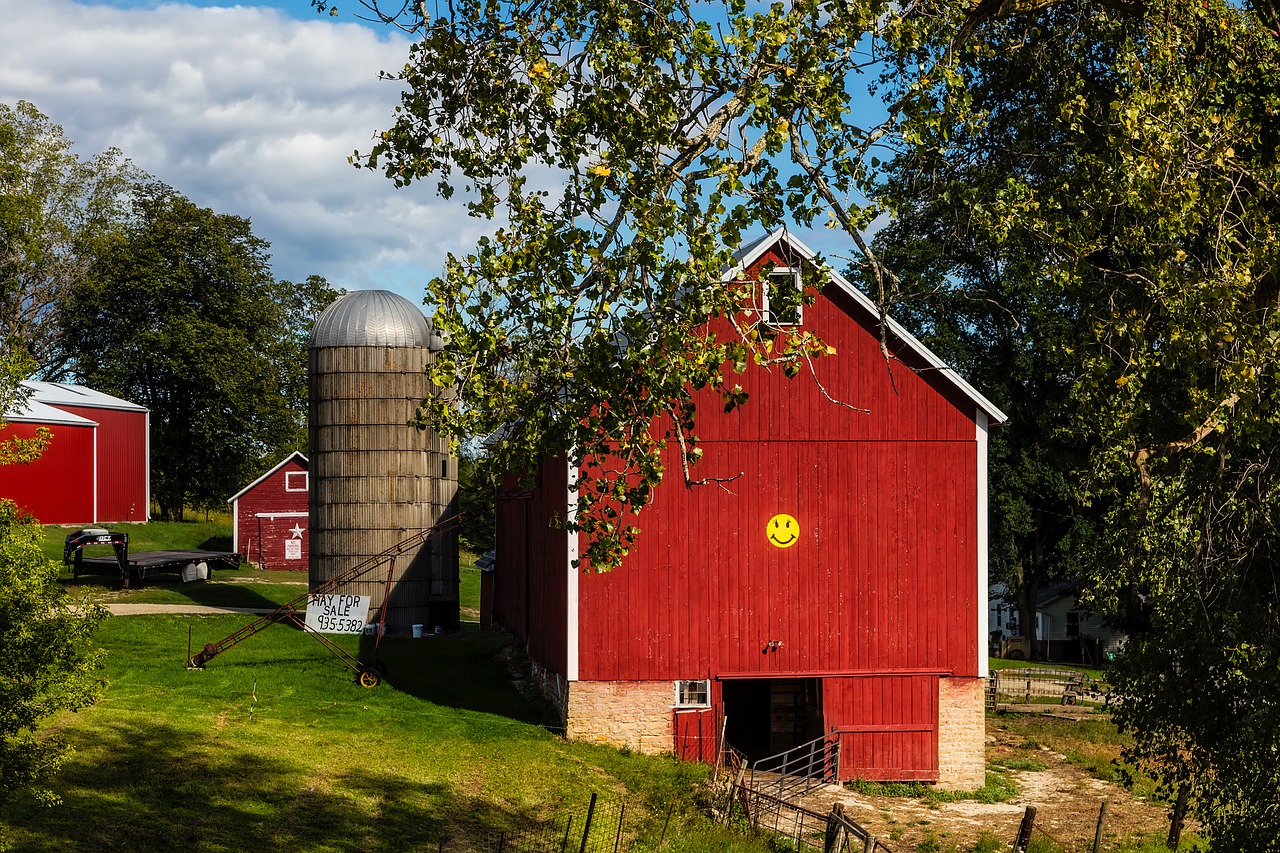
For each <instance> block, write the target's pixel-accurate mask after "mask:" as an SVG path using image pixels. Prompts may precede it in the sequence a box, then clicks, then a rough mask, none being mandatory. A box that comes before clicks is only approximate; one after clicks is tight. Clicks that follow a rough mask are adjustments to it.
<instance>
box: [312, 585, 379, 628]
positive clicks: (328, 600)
mask: <svg viewBox="0 0 1280 853" xmlns="http://www.w3.org/2000/svg"><path fill="white" fill-rule="evenodd" d="M368 618H369V596H367V595H311V596H308V597H307V619H306V623H307V627H308V628H310V629H312V630H313V631H319V632H321V633H322V634H359V633H361V632H362V631H364V623H365V621H366V620H367V619H368Z"/></svg>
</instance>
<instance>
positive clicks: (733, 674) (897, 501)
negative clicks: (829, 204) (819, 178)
mask: <svg viewBox="0 0 1280 853" xmlns="http://www.w3.org/2000/svg"><path fill="white" fill-rule="evenodd" d="M741 257H742V261H743V263H742V266H741V267H740V268H739V269H738V270H735V271H733V272H732V273H731V274H730V277H735V278H738V277H741V278H746V279H755V278H756V277H757V275H758V274H759V271H760V268H761V266H762V265H764V264H772V265H773V266H774V268H775V269H778V268H785V267H792V268H799V266H800V265H802V264H805V263H810V262H811V261H812V258H813V257H814V256H813V253H812V252H810V251H809V250H808V249H807V248H806V247H804V246H803V244H801V243H800V242H799V241H798V240H795V239H794V238H792V237H790V236H789V235H786V234H784V233H781V232H780V233H776V234H773V235H770V236H769V237H767V238H765V239H763V240H761V241H758V242H757V243H756V244H753V245H752V246H748V247H746V248H745V249H744V250H743V252H742V254H741ZM803 310H804V313H803V323H802V326H803V328H806V329H813V330H814V331H816V332H817V333H818V334H819V335H820V336H821V337H823V339H824V340H825V341H826V342H827V343H828V344H830V345H832V346H833V347H834V348H835V350H836V354H835V355H833V356H827V357H823V358H821V359H817V360H816V361H815V363H814V364H815V370H814V372H815V377H809V376H807V375H805V374H801V376H799V377H797V378H796V379H794V380H788V379H787V378H786V377H785V376H784V375H783V374H782V372H781V371H778V370H774V371H768V370H765V369H763V368H760V367H758V366H754V365H753V366H751V367H749V368H748V370H747V372H746V373H745V374H743V375H741V376H733V377H731V380H730V381H731V382H736V383H740V384H741V385H742V387H743V388H744V389H745V390H746V391H748V393H749V394H750V400H749V402H748V403H747V405H746V406H744V407H742V408H741V409H738V410H736V411H735V412H733V413H730V414H727V415H724V414H721V410H722V406H721V405H720V404H719V402H718V400H716V399H713V396H712V395H711V394H709V393H706V394H703V395H702V396H701V397H699V399H698V403H699V405H698V411H699V412H700V413H702V414H701V417H700V418H699V422H698V431H699V434H700V436H701V439H702V440H701V445H700V446H701V447H702V450H703V457H702V460H701V462H700V463H699V464H698V466H697V470H696V472H695V476H697V477H722V478H735V479H733V480H732V482H729V483H727V484H726V486H725V487H724V488H721V487H719V486H716V485H707V486H700V487H695V488H692V489H689V488H685V487H684V486H683V484H682V483H680V482H679V477H680V474H679V472H680V467H679V464H678V460H677V459H676V458H675V456H674V450H673V451H672V452H671V455H670V458H668V459H667V460H666V462H667V471H668V478H667V481H666V482H664V484H663V485H662V487H660V488H659V489H657V490H656V491H655V493H654V499H653V502H652V504H651V505H650V506H649V507H648V508H647V509H646V510H645V511H644V512H643V513H642V514H641V516H640V518H639V521H638V526H639V527H640V528H641V529H642V531H643V532H642V534H641V536H640V539H639V541H638V542H637V544H636V546H635V547H634V548H633V549H632V552H631V553H630V554H629V555H628V557H627V560H626V562H625V563H624V564H623V566H622V567H621V568H619V569H615V570H614V571H612V572H608V573H593V572H590V571H587V572H582V571H578V570H575V569H574V568H573V567H572V565H571V561H572V560H573V559H574V557H575V556H576V555H577V552H578V550H579V543H578V541H577V540H576V537H573V536H568V535H566V534H564V533H563V532H561V531H558V530H556V529H555V528H554V526H552V525H551V524H550V521H551V519H552V518H553V517H554V516H555V515H556V514H560V515H563V514H564V513H565V512H566V510H567V507H568V504H569V502H570V500H571V499H572V496H573V493H572V492H570V491H568V489H567V484H568V483H569V482H570V481H571V478H572V477H573V476H575V472H574V471H573V470H572V469H570V468H569V467H568V466H567V465H566V463H565V462H564V461H563V460H562V459H561V460H554V461H552V462H549V463H548V465H547V466H544V468H543V472H542V478H541V483H540V485H539V487H538V488H537V489H535V490H534V492H533V493H532V494H531V495H528V496H527V497H526V499H525V500H522V501H519V500H508V501H505V502H503V503H502V508H501V509H500V510H499V516H498V536H497V540H498V543H497V562H496V564H495V568H494V572H493V574H494V578H493V597H492V599H493V605H492V616H493V618H494V621H495V622H496V623H497V624H500V625H503V626H505V627H508V628H509V629H511V630H512V631H514V632H515V633H516V634H517V635H518V636H520V637H521V638H522V639H524V640H525V641H526V643H527V645H528V648H529V654H530V657H531V658H533V660H534V661H535V662H536V663H537V664H538V665H539V666H540V667H541V670H542V674H543V680H544V684H545V685H546V686H547V688H548V693H549V694H550V695H551V696H552V697H553V698H554V699H555V700H556V701H557V702H558V703H559V706H560V708H561V711H562V713H563V714H564V716H565V725H566V730H567V732H568V734H569V736H570V737H575V738H580V739H587V740H598V741H605V742H613V743H618V744H620V745H627V746H630V747H632V748H635V749H641V750H646V751H667V750H672V749H675V750H677V751H678V752H679V753H680V754H682V755H685V756H690V757H698V756H702V755H706V754H707V744H706V743H705V740H706V738H708V737H715V736H716V733H718V732H719V731H720V730H721V724H723V731H724V732H725V740H726V741H727V742H728V744H729V745H730V746H733V747H734V748H736V749H738V750H739V751H742V752H744V753H745V754H746V755H747V756H748V758H750V759H755V758H761V757H765V756H767V755H771V754H775V753H777V752H780V751H782V750H784V749H787V748H791V747H794V746H798V745H800V744H801V743H804V742H807V741H810V740H813V739H815V738H818V737H822V736H827V735H832V736H834V737H836V738H838V739H839V742H840V747H841V762H840V775H841V778H846V779H847V778H854V777H861V778H866V779H879V780H892V779H920V780H928V781H937V782H939V783H940V784H943V785H946V786H949V787H957V788H972V787H980V786H981V785H982V784H983V783H984V781H985V779H984V772H985V762H984V759H983V750H984V745H985V743H984V742H985V730H984V716H983V707H982V679H983V677H984V676H985V675H986V656H985V654H984V650H985V641H986V624H985V623H986V615H987V601H986V434H987V428H988V424H989V423H990V422H992V421H995V422H999V421H1002V420H1003V419H1004V416H1003V414H1001V413H1000V411H999V410H998V409H997V408H996V407H994V406H993V405H992V404H991V403H990V402H989V401H987V400H986V399H985V398H984V397H982V395H981V394H979V393H978V392H977V391H976V390H974V389H973V388H972V387H970V386H969V385H968V384H967V383H966V382H965V381H964V380H963V379H962V378H960V377H959V376H957V375H956V374H955V373H954V372H953V371H951V370H950V369H949V368H947V367H946V365H944V364H942V363H941V362H940V361H939V360H938V359H937V357H936V356H934V355H933V354H932V353H930V352H929V351H928V350H927V349H926V348H925V347H924V346H923V345H921V344H920V343H919V342H918V341H916V340H915V339H914V338H913V337H911V336H910V335H909V334H908V333H907V332H906V331H905V330H903V329H902V328H901V327H899V326H897V325H896V324H891V326H890V329H889V336H888V343H889V348H890V350H891V352H892V353H893V355H894V357H895V360H894V361H892V362H886V360H885V358H884V356H883V354H882V353H881V351H880V332H879V325H878V322H879V318H878V313H877V312H876V310H875V309H874V306H872V304H871V303H870V301H869V300H868V299H867V298H866V297H865V296H863V295H862V294H860V293H858V292H857V291H856V290H855V289H854V288H853V287H852V285H850V284H849V283H848V282H847V281H845V280H844V279H842V278H841V277H840V276H838V275H836V274H834V273H832V274H831V276H830V283H829V284H828V285H827V286H826V288H825V289H824V291H823V293H822V294H821V295H820V296H819V298H818V299H817V301H816V303H815V304H814V305H812V306H806V307H805V308H804V309H803ZM783 333H784V334H785V331H784V332H783ZM815 378H816V379H817V382H815V381H814V379H815ZM819 383H821V387H819ZM824 392H825V393H824ZM828 395H829V397H830V398H834V400H838V401H842V402H843V403H847V404H848V405H840V404H838V403H834V402H832V400H831V399H829V398H828ZM561 472H562V473H561ZM517 504H519V506H517ZM781 514H785V515H787V516H790V517H792V518H794V519H795V521H796V522H797V523H798V528H799V536H798V539H796V540H795V541H794V542H793V543H791V542H788V543H787V547H778V546H777V544H775V543H774V542H773V541H771V540H770V538H769V535H768V534H769V531H770V529H771V528H770V525H771V524H772V523H773V521H774V519H776V518H778V517H779V516H780V515H781ZM780 523H781V522H780ZM483 618H484V617H483V616H482V619H483ZM561 620H563V622H562V621H561ZM562 638H563V639H562ZM691 711H694V712H696V713H694V714H691V713H690V712H691Z"/></svg>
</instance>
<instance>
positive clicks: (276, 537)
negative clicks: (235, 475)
mask: <svg viewBox="0 0 1280 853" xmlns="http://www.w3.org/2000/svg"><path fill="white" fill-rule="evenodd" d="M307 467H308V465H307V457H305V456H303V455H302V454H301V453H299V452H297V451H294V452H293V453H292V454H290V455H289V456H287V457H286V458H285V459H284V460H282V461H281V462H280V463H279V464H278V465H276V466H275V467H274V468H272V469H271V470H270V471H268V472H267V473H265V474H263V475H262V476H261V477H259V478H258V479H256V480H254V481H253V482H252V483H250V484H249V485H247V486H245V487H244V488H243V489H241V490H240V491H239V492H237V493H236V494H235V495H233V496H232V498H231V499H230V500H229V501H227V503H229V504H231V517H232V526H233V530H234V532H233V534H232V537H233V539H232V546H231V547H232V549H233V550H235V551H236V553H238V554H239V555H240V556H241V557H242V558H243V559H245V560H247V561H251V562H255V563H258V564H259V565H260V566H262V567H263V568H264V569H297V570H299V571H301V570H304V569H306V568H307V556H308V554H309V553H310V550H309V548H308V547H307V546H308V542H309V537H308V535H307V527H308V522H307V493H308V486H309V483H308V482H307V477H308V473H307Z"/></svg>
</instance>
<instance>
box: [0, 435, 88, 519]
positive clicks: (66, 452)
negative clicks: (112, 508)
mask: <svg viewBox="0 0 1280 853" xmlns="http://www.w3.org/2000/svg"><path fill="white" fill-rule="evenodd" d="M41 426H42V424H35V423H25V422H24V423H10V424H9V425H8V426H7V427H5V428H4V429H3V430H0V441H4V440H6V439H9V438H32V437H33V436H34V435H35V432H36V430H37V429H38V428H40V427H41ZM43 426H46V428H47V429H48V430H49V431H50V432H52V433H53V441H52V443H51V444H50V445H49V446H48V447H47V448H46V449H45V452H44V454H43V455H42V456H41V457H40V458H39V459H37V460H36V461H34V462H32V463H30V464H28V465H0V498H8V499H9V500H11V501H13V502H14V503H16V504H17V505H18V506H20V507H22V508H23V509H24V510H26V511H27V512H29V513H31V514H32V515H33V516H35V517H36V518H37V519H39V520H40V521H41V522H43V523H44V524H90V523H92V522H93V521H95V520H96V519H95V518H94V517H93V515H94V513H93V439H94V432H95V429H94V428H93V427H92V426H87V425H86V426H71V425H69V424H47V425H43Z"/></svg>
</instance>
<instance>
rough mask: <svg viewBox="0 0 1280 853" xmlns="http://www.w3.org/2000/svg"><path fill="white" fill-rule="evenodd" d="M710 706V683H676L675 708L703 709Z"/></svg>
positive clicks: (703, 681)
mask: <svg viewBox="0 0 1280 853" xmlns="http://www.w3.org/2000/svg"><path fill="white" fill-rule="evenodd" d="M710 704H711V682H710V681H707V680H706V679H702V680H701V681H677V682H676V707H677V708H705V707H707V706H708V705H710Z"/></svg>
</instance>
